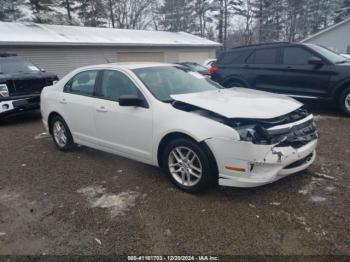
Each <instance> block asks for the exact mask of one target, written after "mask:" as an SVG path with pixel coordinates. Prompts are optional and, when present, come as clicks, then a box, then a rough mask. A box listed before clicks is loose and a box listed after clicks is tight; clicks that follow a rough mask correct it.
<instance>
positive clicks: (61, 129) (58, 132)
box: [50, 115, 75, 152]
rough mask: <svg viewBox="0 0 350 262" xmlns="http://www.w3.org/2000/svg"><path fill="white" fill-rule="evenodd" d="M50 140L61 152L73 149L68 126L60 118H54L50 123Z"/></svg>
mask: <svg viewBox="0 0 350 262" xmlns="http://www.w3.org/2000/svg"><path fill="white" fill-rule="evenodd" d="M50 130H51V135H52V139H53V141H54V143H55V145H56V147H57V148H58V149H59V150H60V151H62V152H68V151H70V150H72V149H73V148H74V145H75V144H74V141H73V137H72V134H71V132H70V130H69V128H68V125H67V124H66V122H65V121H64V119H63V118H62V117H60V116H58V115H57V116H54V117H53V118H52V120H51V122H50Z"/></svg>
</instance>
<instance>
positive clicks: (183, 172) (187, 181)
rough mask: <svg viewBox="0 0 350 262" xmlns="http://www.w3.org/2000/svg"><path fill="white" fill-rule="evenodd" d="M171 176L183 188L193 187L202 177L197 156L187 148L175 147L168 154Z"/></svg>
mask: <svg viewBox="0 0 350 262" xmlns="http://www.w3.org/2000/svg"><path fill="white" fill-rule="evenodd" d="M168 167H169V171H170V174H171V176H172V177H173V178H174V179H175V180H176V181H177V182H178V183H179V184H181V185H183V186H188V187H191V186H194V185H196V184H197V183H198V182H199V181H200V180H201V177H202V164H201V161H200V159H199V157H198V155H197V154H196V153H195V152H194V151H193V150H191V149H190V148H188V147H185V146H179V147H175V148H174V149H173V150H172V151H171V152H170V154H169V158H168Z"/></svg>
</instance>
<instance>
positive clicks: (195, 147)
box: [162, 138, 216, 193]
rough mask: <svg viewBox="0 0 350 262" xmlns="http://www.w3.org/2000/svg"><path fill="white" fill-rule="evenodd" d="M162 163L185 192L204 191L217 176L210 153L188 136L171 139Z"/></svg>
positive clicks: (170, 176)
mask: <svg viewBox="0 0 350 262" xmlns="http://www.w3.org/2000/svg"><path fill="white" fill-rule="evenodd" d="M162 163H163V169H164V171H165V173H166V174H167V176H168V177H169V179H170V181H171V182H172V183H173V184H174V185H176V186H177V187H178V188H180V189H182V190H183V191H185V192H190V193H196V192H201V191H204V190H206V189H207V188H208V187H209V186H210V185H211V184H213V183H214V180H215V177H216V176H215V174H214V172H213V170H214V169H213V168H212V163H211V160H210V158H209V156H208V154H207V153H206V152H205V151H204V150H203V149H202V148H201V146H200V145H199V144H198V143H196V142H194V141H192V140H190V139H187V138H178V139H175V140H173V141H171V142H170V143H169V144H168V145H167V146H166V148H165V150H164V152H163V156H162Z"/></svg>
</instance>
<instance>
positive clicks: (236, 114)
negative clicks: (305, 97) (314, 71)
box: [172, 88, 301, 119]
mask: <svg viewBox="0 0 350 262" xmlns="http://www.w3.org/2000/svg"><path fill="white" fill-rule="evenodd" d="M172 98H174V99H175V100H177V101H181V102H185V103H189V104H192V105H195V106H198V107H200V108H204V109H207V110H210V111H213V112H215V113H218V114H220V115H222V116H225V117H229V118H257V119H268V118H274V117H277V116H281V115H285V114H287V113H289V112H292V111H294V110H296V109H298V108H299V107H301V103H299V102H297V101H296V100H294V99H292V98H286V97H285V96H282V95H277V94H271V93H267V92H262V91H255V90H252V89H247V88H230V89H219V90H217V91H207V92H201V93H192V94H183V95H172ZM271 108H278V110H271Z"/></svg>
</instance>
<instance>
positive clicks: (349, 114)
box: [339, 87, 350, 117]
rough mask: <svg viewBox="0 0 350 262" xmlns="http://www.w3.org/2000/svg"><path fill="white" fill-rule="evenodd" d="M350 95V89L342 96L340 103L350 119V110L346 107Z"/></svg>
mask: <svg viewBox="0 0 350 262" xmlns="http://www.w3.org/2000/svg"><path fill="white" fill-rule="evenodd" d="M349 94H350V87H348V88H346V89H345V90H344V91H343V92H342V93H341V95H340V99H339V103H340V108H341V109H342V110H343V112H344V113H345V114H346V115H347V116H349V117H350V110H349V109H348V108H347V107H346V106H345V98H346V97H347V96H348V95H349Z"/></svg>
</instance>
